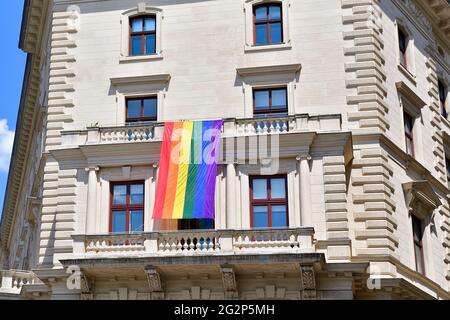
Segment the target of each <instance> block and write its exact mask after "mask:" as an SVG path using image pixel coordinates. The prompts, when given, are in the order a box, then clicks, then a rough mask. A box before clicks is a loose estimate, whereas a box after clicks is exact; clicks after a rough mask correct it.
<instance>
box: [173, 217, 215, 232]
mask: <svg viewBox="0 0 450 320" xmlns="http://www.w3.org/2000/svg"><path fill="white" fill-rule="evenodd" d="M214 228H215V225H214V220H213V219H180V220H178V230H213V229H214Z"/></svg>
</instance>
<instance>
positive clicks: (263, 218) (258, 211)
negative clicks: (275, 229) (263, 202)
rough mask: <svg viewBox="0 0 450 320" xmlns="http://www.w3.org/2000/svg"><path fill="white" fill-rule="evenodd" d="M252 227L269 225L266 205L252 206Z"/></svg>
mask: <svg viewBox="0 0 450 320" xmlns="http://www.w3.org/2000/svg"><path fill="white" fill-rule="evenodd" d="M253 227H254V228H268V227H269V213H268V210H267V206H256V207H253Z"/></svg>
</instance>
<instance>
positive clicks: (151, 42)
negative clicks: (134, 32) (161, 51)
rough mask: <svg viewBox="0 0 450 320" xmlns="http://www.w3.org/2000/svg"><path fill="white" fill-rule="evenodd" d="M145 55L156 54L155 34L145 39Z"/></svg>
mask: <svg viewBox="0 0 450 320" xmlns="http://www.w3.org/2000/svg"><path fill="white" fill-rule="evenodd" d="M145 53H146V54H154V53H156V36H155V35H154V34H151V35H148V36H146V37H145Z"/></svg>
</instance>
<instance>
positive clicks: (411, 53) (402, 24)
mask: <svg viewBox="0 0 450 320" xmlns="http://www.w3.org/2000/svg"><path fill="white" fill-rule="evenodd" d="M394 25H395V38H396V53H397V65H398V69H399V70H400V71H401V72H402V74H403V75H404V76H405V77H406V78H408V79H409V80H410V81H411V82H412V83H413V84H414V85H416V84H417V79H416V78H417V77H416V59H415V44H414V38H413V37H412V36H411V35H412V34H413V32H412V31H411V28H410V27H409V26H408V23H407V22H406V21H405V20H403V19H402V18H397V19H396V20H395V22H394ZM399 28H401V29H402V31H403V32H404V33H405V34H406V35H407V36H408V47H407V53H406V57H407V62H408V64H407V67H405V66H403V65H402V64H401V63H400V52H399V50H398V43H399V39H398V30H399Z"/></svg>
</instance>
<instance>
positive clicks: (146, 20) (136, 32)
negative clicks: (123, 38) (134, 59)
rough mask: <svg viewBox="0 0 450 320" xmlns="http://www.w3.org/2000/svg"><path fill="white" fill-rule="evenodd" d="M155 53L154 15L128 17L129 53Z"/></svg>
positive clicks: (132, 54)
mask: <svg viewBox="0 0 450 320" xmlns="http://www.w3.org/2000/svg"><path fill="white" fill-rule="evenodd" d="M152 54H156V16H154V15H145V16H137V17H134V18H131V19H130V55H131V56H143V55H152Z"/></svg>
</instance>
